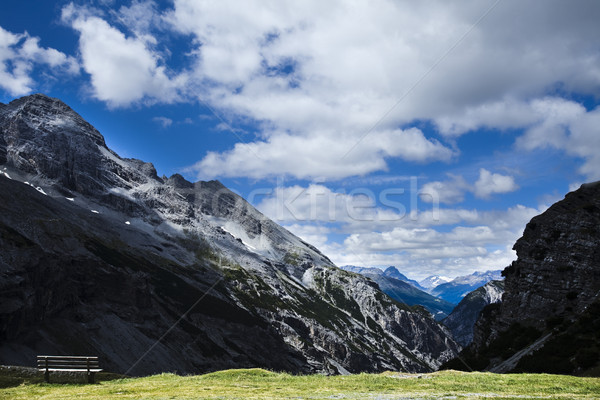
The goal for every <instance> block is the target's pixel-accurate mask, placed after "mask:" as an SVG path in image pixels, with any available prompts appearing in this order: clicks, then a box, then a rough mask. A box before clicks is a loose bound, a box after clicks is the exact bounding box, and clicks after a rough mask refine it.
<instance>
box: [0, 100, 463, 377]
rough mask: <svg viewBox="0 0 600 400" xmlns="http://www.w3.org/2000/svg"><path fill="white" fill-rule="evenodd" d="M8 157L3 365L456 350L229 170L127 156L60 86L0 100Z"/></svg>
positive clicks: (377, 358)
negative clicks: (214, 175) (59, 359)
mask: <svg viewBox="0 0 600 400" xmlns="http://www.w3.org/2000/svg"><path fill="white" fill-rule="evenodd" d="M0 161H2V163H1V165H0V247H1V248H2V252H1V254H0V288H1V290H0V363H2V364H21V365H28V364H31V363H33V362H34V360H35V357H34V356H35V355H36V354H41V353H58V354H84V353H87V354H98V355H100V356H101V357H102V363H103V365H105V366H106V368H107V369H110V370H112V371H115V372H121V373H123V372H129V373H131V374H135V375H142V374H149V373H155V372H162V371H174V370H175V371H178V372H181V373H198V372H203V371H210V370H216V369H222V368H235V367H266V368H271V369H275V370H286V371H292V372H301V373H308V372H322V373H345V372H359V371H382V370H385V369H399V370H405V371H429V370H433V369H435V368H437V366H439V365H440V364H441V363H442V362H444V361H446V360H448V359H450V358H452V357H453V356H454V355H455V354H456V352H457V351H458V349H459V347H458V346H457V345H456V343H454V342H453V341H452V339H450V338H449V334H448V331H447V330H446V329H445V328H444V327H442V326H440V325H439V324H437V323H436V322H435V321H433V320H431V319H430V318H427V317H425V316H422V315H421V314H419V313H416V312H413V311H411V310H410V309H408V308H407V307H405V306H404V305H402V304H399V303H396V302H394V301H393V300H391V299H390V298H389V297H387V296H386V295H385V294H383V293H382V292H381V291H379V289H378V288H377V286H376V285H375V284H373V282H371V281H370V280H368V279H366V278H364V277H361V276H359V275H356V274H350V273H347V272H344V271H341V270H339V269H338V268H337V267H335V266H334V265H333V264H332V263H331V261H330V260H329V259H327V257H325V256H324V255H323V254H322V253H320V252H319V251H318V250H317V249H316V248H314V247H313V246H310V245H309V244H307V243H305V242H303V241H302V240H300V239H299V238H297V237H296V236H294V235H292V234H291V233H290V232H288V231H287V230H285V229H283V228H282V227H280V226H279V225H277V224H275V223H274V222H273V221H271V220H269V219H268V218H266V217H265V216H264V215H262V214H261V213H260V212H258V211H257V210H256V209H255V208H254V207H252V206H251V205H250V204H248V203H247V202H246V201H245V200H244V199H242V198H241V197H239V196H237V195H236V194H234V193H233V192H231V191H230V190H228V189H227V188H226V187H224V186H223V185H222V184H221V183H220V182H218V181H210V182H196V183H191V182H187V181H186V180H185V179H184V178H183V177H181V176H180V175H173V176H172V177H170V178H166V177H165V178H159V177H158V176H157V174H156V170H155V169H154V167H153V166H152V164H150V163H145V162H142V161H140V160H134V159H123V158H120V157H119V156H118V155H117V154H115V153H114V152H112V151H111V150H110V149H108V148H107V147H106V144H105V142H104V139H103V137H102V135H100V133H99V132H98V131H97V130H95V129H94V128H93V127H92V126H91V125H89V124H88V123H87V122H85V121H84V120H83V119H82V118H81V117H80V116H79V115H78V114H76V113H75V112H74V111H73V110H71V109H70V108H69V107H68V106H66V105H65V104H63V103H62V102H60V101H59V100H56V99H51V98H49V97H46V96H43V95H33V96H29V97H26V98H22V99H19V100H15V101H13V102H11V103H10V104H8V105H5V106H3V107H0ZM149 349H151V350H150V351H148V350H149Z"/></svg>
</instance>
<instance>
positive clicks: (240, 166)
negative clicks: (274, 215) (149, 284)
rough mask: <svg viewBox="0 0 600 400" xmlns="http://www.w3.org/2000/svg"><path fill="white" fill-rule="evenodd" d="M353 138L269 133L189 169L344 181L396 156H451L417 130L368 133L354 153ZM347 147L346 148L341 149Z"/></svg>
mask: <svg viewBox="0 0 600 400" xmlns="http://www.w3.org/2000/svg"><path fill="white" fill-rule="evenodd" d="M354 139H357V138H356V137H353V136H352V135H346V137H344V135H338V134H334V133H332V132H329V131H321V132H313V133H310V134H308V135H307V136H305V135H300V134H296V135H294V134H290V133H279V132H277V133H271V134H270V136H269V137H268V138H267V139H266V140H263V141H256V142H251V143H237V144H236V145H235V146H234V148H233V149H232V150H229V151H226V152H223V153H219V152H209V153H208V154H207V155H206V157H204V158H203V159H202V160H201V161H199V162H198V163H197V164H196V165H194V166H193V167H191V168H190V169H191V170H193V171H196V172H197V174H198V177H199V178H200V179H210V178H214V177H219V176H221V177H223V176H228V177H235V176H246V177H251V178H257V179H260V178H264V177H267V176H273V175H292V176H294V177H297V178H307V179H313V178H321V177H324V178H343V177H346V176H350V175H364V174H367V173H370V172H373V171H377V170H381V169H385V168H386V161H385V160H386V159H387V158H391V157H397V158H400V159H403V160H407V161H413V162H427V161H439V160H441V161H448V160H450V159H451V158H452V156H453V155H454V154H455V153H454V151H453V150H452V149H450V148H448V147H446V146H444V145H443V144H441V143H440V142H438V141H436V140H431V139H427V138H426V137H425V135H424V134H423V132H421V131H420V130H419V129H416V128H411V129H407V130H401V129H396V130H389V131H379V132H374V133H372V134H371V135H370V136H369V138H368V140H365V141H364V142H363V143H361V145H360V146H359V147H357V148H352V145H353V144H354V143H356V142H355V141H354ZM344 143H347V146H344Z"/></svg>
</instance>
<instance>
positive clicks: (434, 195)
mask: <svg viewBox="0 0 600 400" xmlns="http://www.w3.org/2000/svg"><path fill="white" fill-rule="evenodd" d="M448 176H449V178H450V180H448V181H445V182H442V181H434V182H428V183H426V184H425V185H423V189H422V190H421V199H422V200H423V201H426V202H428V203H445V204H454V203H461V202H462V201H463V200H464V199H465V192H466V191H467V190H469V188H470V186H469V184H468V183H467V182H466V181H465V179H464V178H463V177H462V176H459V175H452V174H448Z"/></svg>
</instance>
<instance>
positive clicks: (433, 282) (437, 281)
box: [419, 275, 452, 292]
mask: <svg viewBox="0 0 600 400" xmlns="http://www.w3.org/2000/svg"><path fill="white" fill-rule="evenodd" d="M451 280H452V278H447V277H445V276H439V275H431V276H428V277H427V278H425V279H423V280H422V281H419V285H420V286H421V287H422V288H423V289H425V291H426V292H429V291H431V289H433V288H435V287H436V286H438V285H441V284H442V283H448V282H450V281H451Z"/></svg>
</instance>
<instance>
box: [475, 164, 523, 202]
mask: <svg viewBox="0 0 600 400" xmlns="http://www.w3.org/2000/svg"><path fill="white" fill-rule="evenodd" d="M518 188H519V187H518V186H517V184H516V183H515V180H514V178H513V177H512V176H508V175H501V174H494V173H491V172H490V171H488V170H487V169H485V168H481V169H480V170H479V179H477V182H475V186H474V193H475V196H477V197H479V198H482V199H487V198H489V197H490V196H491V195H492V194H494V193H508V192H513V191H515V190H517V189H518Z"/></svg>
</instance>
